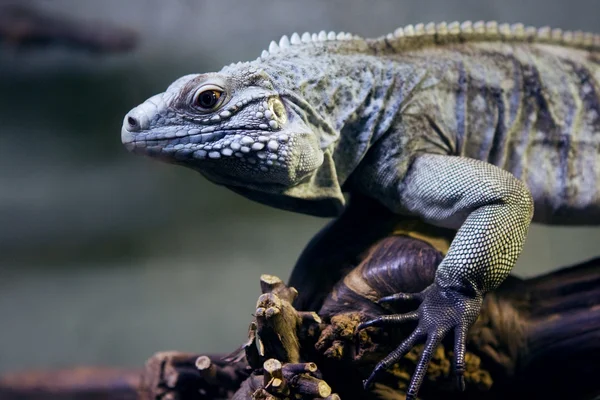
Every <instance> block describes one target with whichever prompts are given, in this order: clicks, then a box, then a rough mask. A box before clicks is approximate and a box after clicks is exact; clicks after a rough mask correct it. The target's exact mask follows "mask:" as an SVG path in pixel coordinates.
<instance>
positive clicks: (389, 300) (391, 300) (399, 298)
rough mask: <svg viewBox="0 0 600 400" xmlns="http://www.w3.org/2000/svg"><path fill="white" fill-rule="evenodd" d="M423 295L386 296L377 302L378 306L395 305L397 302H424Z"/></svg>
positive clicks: (402, 294)
mask: <svg viewBox="0 0 600 400" xmlns="http://www.w3.org/2000/svg"><path fill="white" fill-rule="evenodd" d="M422 299H423V296H422V295H421V293H395V294H392V295H390V296H385V297H382V298H380V299H379V300H377V304H386V303H394V302H396V301H412V300H422Z"/></svg>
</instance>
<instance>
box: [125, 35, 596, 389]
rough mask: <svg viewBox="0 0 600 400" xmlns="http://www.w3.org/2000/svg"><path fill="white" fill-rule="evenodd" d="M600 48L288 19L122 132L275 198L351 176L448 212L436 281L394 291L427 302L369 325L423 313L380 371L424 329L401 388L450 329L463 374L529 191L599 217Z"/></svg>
mask: <svg viewBox="0 0 600 400" xmlns="http://www.w3.org/2000/svg"><path fill="white" fill-rule="evenodd" d="M290 42H291V43H290ZM599 50H600V37H598V36H594V35H589V34H580V33H570V32H564V33H563V32H561V31H558V30H555V31H550V30H548V29H541V30H535V29H532V28H524V27H523V26H521V25H515V26H512V27H509V26H508V25H500V26H498V25H497V24H495V23H488V24H482V23H477V24H473V25H472V24H470V23H465V24H462V25H458V24H450V25H445V24H440V25H437V26H436V25H432V24H430V25H427V26H423V25H417V26H416V27H412V26H410V27H407V28H404V29H399V30H397V31H396V32H394V34H390V35H387V36H386V37H382V38H379V39H373V40H369V39H361V38H358V37H355V36H352V35H348V34H337V35H335V34H333V33H330V34H326V33H325V32H321V33H320V34H318V35H312V36H311V35H308V34H305V35H303V36H302V38H300V36H298V35H296V34H294V35H292V37H291V40H290V39H288V38H287V37H284V38H282V40H281V41H280V43H279V45H277V44H275V43H272V44H271V46H270V48H269V51H265V52H263V54H262V55H261V57H260V58H259V59H257V60H255V61H253V62H249V63H238V64H232V65H230V66H227V67H225V68H223V70H221V71H220V72H219V73H217V74H203V75H188V76H186V77H183V78H180V79H179V80H178V81H176V82H175V83H174V84H173V85H171V86H170V87H169V88H168V89H167V91H166V92H165V93H162V94H160V95H157V96H154V97H152V98H151V99H149V100H148V101H147V102H146V103H144V104H142V105H141V106H139V107H137V108H135V109H133V110H132V111H131V112H130V113H129V114H128V116H127V117H126V119H125V122H124V127H123V130H122V139H123V142H124V143H125V144H126V146H127V147H128V148H129V149H130V150H134V151H140V152H143V153H146V154H149V155H154V156H157V157H159V158H162V159H165V160H167V161H170V162H174V163H177V164H182V165H185V166H188V167H191V168H194V169H197V170H198V171H200V172H201V173H202V174H203V175H205V176H206V177H207V178H209V179H211V180H213V181H215V182H216V183H219V184H223V185H225V186H228V187H230V188H231V189H233V190H235V191H236V192H239V193H241V194H243V195H245V196H247V197H249V198H252V199H254V200H257V201H260V202H263V203H266V204H269V205H271V206H275V207H279V208H284V209H289V210H294V211H299V212H305V213H309V214H315V215H323V216H334V215H337V214H339V213H340V212H341V210H342V209H343V208H344V206H345V200H344V196H343V193H344V192H348V193H350V195H351V196H352V195H353V194H354V195H360V196H363V195H364V196H368V197H371V198H373V199H375V200H377V201H378V202H379V203H381V204H382V205H384V206H386V207H387V208H389V209H390V210H392V211H393V212H395V213H397V214H411V215H417V216H419V217H421V218H422V219H424V220H425V221H428V222H430V223H432V224H435V225H438V226H443V227H449V228H454V229H458V232H457V235H456V238H455V239H454V241H453V243H452V245H451V247H450V250H449V252H448V254H447V256H446V258H445V259H444V261H443V262H442V263H441V265H440V266H439V268H438V272H437V276H436V282H435V284H434V285H432V286H430V287H429V288H428V289H426V290H425V291H424V292H422V293H421V294H418V295H412V296H411V295H398V296H396V297H395V298H396V299H397V298H403V299H406V298H411V297H416V298H418V299H420V300H421V301H422V304H421V306H420V307H419V310H418V311H415V312H414V313H409V314H406V315H402V316H390V317H388V318H385V319H383V320H378V321H372V322H369V323H367V324H365V325H364V326H368V325H374V324H379V323H383V322H390V321H392V322H393V321H397V322H401V321H405V320H410V319H419V326H418V327H417V329H416V330H415V333H413V335H411V336H410V337H409V338H408V339H407V340H406V341H405V342H404V343H402V344H401V345H400V346H399V348H398V350H397V351H396V352H395V353H393V354H392V355H390V356H389V357H387V358H386V359H384V360H383V361H382V362H381V363H380V365H378V367H377V368H376V371H375V373H377V372H378V371H380V370H381V369H384V368H386V367H388V366H390V365H391V364H392V363H393V362H394V361H395V360H397V358H398V357H401V356H402V355H403V354H405V353H406V352H407V351H408V350H409V349H410V347H412V345H413V344H414V343H416V341H417V340H421V339H423V338H425V337H427V342H426V350H425V352H424V355H423V358H422V362H421V363H420V364H419V367H418V368H417V370H416V371H415V375H414V376H413V381H412V383H411V386H410V388H409V398H411V396H415V395H416V390H417V389H418V387H419V385H420V383H421V381H422V378H423V374H424V372H425V369H426V367H427V362H428V360H429V357H430V356H431V352H432V351H433V349H435V347H436V346H437V344H438V343H439V341H440V340H441V338H442V337H443V336H444V335H446V334H447V333H448V332H449V331H451V330H453V331H454V334H455V338H456V354H457V356H456V363H457V365H456V369H457V371H458V374H459V376H460V375H461V373H462V372H461V371H462V365H463V360H462V357H464V336H465V334H466V330H467V329H468V327H469V326H470V325H471V324H472V322H473V321H474V320H475V319H476V317H477V315H478V312H479V307H480V305H481V299H482V296H483V294H485V293H486V292H487V291H489V290H491V289H493V288H495V287H496V286H498V285H499V284H500V283H501V282H502V280H503V279H504V278H505V277H506V276H507V274H508V273H509V271H510V269H511V268H512V267H513V265H514V264H515V262H516V259H517V257H518V255H519V253H520V251H521V249H522V245H523V241H524V239H525V235H526V232H527V228H528V225H529V223H530V220H531V217H532V213H533V205H534V204H535V208H536V214H535V217H534V219H535V220H537V221H539V222H544V223H560V224H565V223H568V224H577V223H588V224H596V223H599V222H600V185H598V182H599V181H600V163H599V162H598V161H599V158H598V152H599V150H600V149H599V148H600V119H599V118H600V98H599V96H598V91H599V90H600V86H599V84H598V82H599V81H600V66H599V63H598V60H599V59H600V51H599ZM511 173H512V174H511ZM515 177H516V178H515ZM517 178H520V180H519V179H517ZM528 188H529V189H528ZM386 300H389V299H386ZM373 376H374V375H373ZM373 376H372V377H371V379H372V378H373ZM369 382H370V381H369Z"/></svg>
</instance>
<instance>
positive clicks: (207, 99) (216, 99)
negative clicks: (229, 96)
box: [194, 86, 223, 111]
mask: <svg viewBox="0 0 600 400" xmlns="http://www.w3.org/2000/svg"><path fill="white" fill-rule="evenodd" d="M222 97H223V90H222V89H221V88H219V87H216V86H209V87H204V88H202V89H201V90H199V91H198V93H196V96H194V106H196V107H198V108H200V109H202V110H204V111H209V110H212V109H214V108H216V107H217V106H218V105H219V104H220V103H221V98H222Z"/></svg>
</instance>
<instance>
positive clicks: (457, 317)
mask: <svg viewBox="0 0 600 400" xmlns="http://www.w3.org/2000/svg"><path fill="white" fill-rule="evenodd" d="M399 186H400V187H399V195H400V196H399V199H400V204H402V206H403V207H404V209H405V210H406V211H407V212H409V213H411V214H415V215H418V216H420V217H421V218H423V219H424V220H425V221H427V222H429V223H432V224H434V225H438V226H443V227H447V228H455V229H458V232H457V234H456V237H455V239H454V240H453V242H452V244H451V246H450V249H449V251H448V254H447V255H446V257H445V258H444V260H443V261H442V263H441V264H440V266H439V267H438V269H437V272H436V276H435V281H434V283H433V284H432V285H431V286H429V287H428V288H426V289H425V290H424V291H423V292H421V293H418V294H403V293H399V294H397V295H395V296H390V297H389V298H384V299H381V300H380V301H381V302H386V301H391V300H407V299H417V300H419V301H421V305H420V306H419V308H418V310H417V311H414V312H411V313H408V314H404V315H389V316H384V317H381V318H378V319H374V320H371V321H367V322H364V323H362V324H361V325H360V326H359V329H362V328H365V327H368V326H376V325H385V324H390V323H401V322H404V321H409V320H418V321H419V322H418V326H417V328H416V329H415V331H414V332H413V333H412V334H411V335H410V336H409V337H408V338H407V339H406V340H405V341H404V342H403V343H402V344H400V346H398V348H397V349H396V350H395V351H394V352H392V353H391V354H390V355H389V356H387V357H386V358H385V359H383V360H382V361H381V362H380V363H379V364H378V365H377V366H376V367H375V370H374V371H373V373H372V374H371V376H370V377H369V379H367V380H366V381H365V386H366V387H367V386H370V384H371V383H372V382H373V381H374V379H375V378H376V376H377V375H378V373H380V372H381V371H383V370H385V369H386V368H388V367H390V366H391V365H393V364H394V363H395V362H397V361H398V360H399V359H400V358H402V357H403V356H404V355H405V354H406V353H407V352H408V351H409V350H410V349H411V348H412V347H413V346H414V345H415V344H416V343H417V342H419V341H423V340H425V348H424V350H423V354H422V355H421V359H420V361H419V364H418V365H417V368H416V370H415V373H414V374H413V377H412V380H411V383H410V386H409V390H408V392H407V399H414V398H415V397H416V394H417V391H418V389H419V387H420V385H421V383H422V381H423V377H424V375H425V372H426V370H427V365H428V363H429V360H430V358H431V356H432V353H433V352H434V350H435V348H436V347H437V345H438V344H439V343H440V341H441V340H442V339H443V337H444V336H445V335H446V334H448V333H449V332H450V331H453V332H454V337H455V352H454V354H455V362H454V367H455V371H456V374H457V378H458V382H459V386H460V387H461V388H462V387H464V383H463V382H464V381H463V379H462V375H463V369H464V368H463V366H464V354H465V338H466V333H467V331H468V329H469V327H470V326H471V325H472V324H473V323H474V322H475V320H476V319H477V316H478V314H479V311H480V309H481V304H482V299H483V295H484V294H485V293H486V292H488V291H490V290H492V289H494V288H496V287H497V286H498V285H499V284H500V283H501V282H502V281H503V280H504V279H505V278H506V276H507V275H508V273H509V272H510V270H511V268H512V267H513V265H514V264H515V262H516V260H517V257H518V255H519V253H520V252H521V249H522V247H523V242H524V240H525V236H526V234H527V229H528V226H529V223H530V221H531V217H532V214H533V200H532V197H531V194H530V193H529V191H528V190H527V188H526V186H525V185H524V184H523V183H522V182H521V181H519V180H518V179H516V178H515V177H514V176H513V175H511V174H510V173H508V172H506V171H504V170H501V169H500V168H497V167H495V166H493V165H491V164H487V163H484V162H481V161H477V160H473V159H467V158H462V157H454V156H443V155H432V154H423V155H420V156H417V157H416V158H415V160H414V161H413V164H412V165H411V167H410V169H409V171H408V173H407V175H406V177H405V178H404V179H403V180H402V182H401V183H400V185H399Z"/></svg>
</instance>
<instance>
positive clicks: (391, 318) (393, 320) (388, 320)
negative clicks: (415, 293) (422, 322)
mask: <svg viewBox="0 0 600 400" xmlns="http://www.w3.org/2000/svg"><path fill="white" fill-rule="evenodd" d="M418 319H419V313H418V311H411V312H409V313H406V314H393V315H382V316H381V317H377V318H374V319H372V320H369V321H365V322H361V323H360V324H359V325H358V327H357V328H356V329H357V331H360V330H362V329H365V328H368V327H370V326H381V325H386V324H394V325H395V324H402V323H404V322H407V321H417V320H418Z"/></svg>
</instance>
